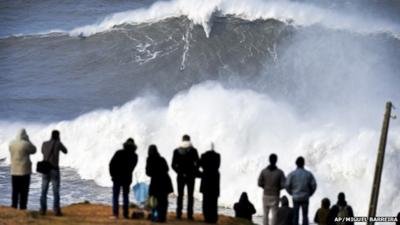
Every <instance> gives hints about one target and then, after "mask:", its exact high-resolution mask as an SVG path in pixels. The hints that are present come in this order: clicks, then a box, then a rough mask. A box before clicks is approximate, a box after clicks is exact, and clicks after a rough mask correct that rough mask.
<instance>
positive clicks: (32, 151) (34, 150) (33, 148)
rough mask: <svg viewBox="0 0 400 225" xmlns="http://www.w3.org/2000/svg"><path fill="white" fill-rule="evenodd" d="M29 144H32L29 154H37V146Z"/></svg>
mask: <svg viewBox="0 0 400 225" xmlns="http://www.w3.org/2000/svg"><path fill="white" fill-rule="evenodd" d="M29 144H30V146H29V150H28V154H35V153H36V146H35V145H33V144H32V143H30V142H29Z"/></svg>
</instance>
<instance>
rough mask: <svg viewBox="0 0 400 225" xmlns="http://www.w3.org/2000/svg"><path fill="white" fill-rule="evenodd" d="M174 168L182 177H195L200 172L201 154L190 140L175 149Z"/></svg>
mask: <svg viewBox="0 0 400 225" xmlns="http://www.w3.org/2000/svg"><path fill="white" fill-rule="evenodd" d="M172 169H173V170H174V171H175V172H176V173H177V174H178V176H182V177H191V178H195V177H196V176H198V174H199V155H198V153H197V149H195V148H194V147H193V146H192V145H191V144H190V142H183V144H182V146H181V147H179V148H177V149H175V150H174V155H173V157H172Z"/></svg>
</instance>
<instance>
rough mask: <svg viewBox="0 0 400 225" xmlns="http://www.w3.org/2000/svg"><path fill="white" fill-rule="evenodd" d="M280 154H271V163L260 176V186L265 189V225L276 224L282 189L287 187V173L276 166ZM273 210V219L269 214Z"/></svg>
mask: <svg viewBox="0 0 400 225" xmlns="http://www.w3.org/2000/svg"><path fill="white" fill-rule="evenodd" d="M277 161H278V156H277V155H275V154H271V155H270V156H269V163H270V164H269V165H268V166H267V167H266V168H265V169H263V170H262V171H261V173H260V176H259V177H258V186H259V187H261V188H262V189H263V190H264V195H263V206H264V225H268V224H271V225H276V216H277V212H278V206H279V195H280V191H281V189H283V188H284V187H285V174H284V173H283V171H282V170H280V169H279V168H278V167H277V166H276V162H277ZM270 212H271V221H269V215H270Z"/></svg>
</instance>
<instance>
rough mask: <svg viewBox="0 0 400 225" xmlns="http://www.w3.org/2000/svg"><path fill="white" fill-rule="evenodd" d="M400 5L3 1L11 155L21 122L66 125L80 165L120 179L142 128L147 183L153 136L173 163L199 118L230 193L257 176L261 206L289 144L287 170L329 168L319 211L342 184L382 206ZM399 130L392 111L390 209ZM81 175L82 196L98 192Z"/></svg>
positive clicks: (258, 0)
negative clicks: (298, 165)
mask: <svg viewBox="0 0 400 225" xmlns="http://www.w3.org/2000/svg"><path fill="white" fill-rule="evenodd" d="M399 15H400V5H399V2H398V1H389V0H387V1H376V0H370V1H361V0H359V1H340V2H331V1H314V0H303V1H268V0H248V1H240V0H217V1H216V0H203V1H195V0H171V1H145V0H142V1H141V0H136V1H123V0H121V1H112V2H110V1H102V0H89V1H84V2H80V3H75V2H71V1H65V0H57V1H40V2H37V1H20V0H16V1H9V0H5V1H1V2H0V28H1V29H0V71H1V72H0V96H1V98H0V158H1V159H3V160H4V163H5V164H6V165H7V164H9V153H8V143H9V142H10V141H11V140H12V139H13V137H14V136H15V134H16V132H17V130H18V129H20V128H22V127H24V128H26V129H27V131H28V134H29V135H30V138H31V140H32V141H33V143H34V144H35V145H36V146H37V147H40V145H41V143H42V142H43V141H45V140H47V139H48V138H49V135H50V132H51V130H52V129H58V130H60V131H61V138H62V141H63V142H64V143H65V145H66V146H67V147H68V149H69V153H68V154H67V155H63V156H61V159H60V162H61V166H62V167H64V168H68V169H66V171H67V172H66V173H65V176H66V177H68V174H70V173H69V172H68V171H70V172H71V174H74V175H73V176H72V175H71V176H70V177H73V178H71V179H70V180H71V182H72V183H73V181H74V180H76V182H77V184H76V185H77V186H79V187H80V186H82V187H83V186H85V188H89V189H96V190H98V191H102V190H104V191H105V190H107V191H108V187H109V186H110V185H111V180H110V177H109V175H108V169H107V168H108V162H109V160H110V158H111V157H112V155H113V154H114V152H115V151H116V150H117V149H119V148H121V144H122V142H123V141H125V140H126V139H127V138H128V137H133V138H134V139H135V140H136V142H137V144H138V154H139V164H138V166H137V168H136V169H135V172H134V182H141V181H145V182H147V181H148V178H147V177H146V176H145V174H144V166H145V165H144V162H145V158H146V156H147V146H148V145H150V144H153V143H154V144H157V145H158V147H159V149H160V152H161V154H162V155H163V156H165V157H166V159H167V160H168V161H169V162H170V160H171V157H172V151H173V149H174V148H175V147H176V146H178V145H179V140H180V138H181V136H182V134H184V133H188V134H190V135H191V136H192V139H193V144H194V145H195V146H196V147H197V148H198V149H199V152H200V153H202V152H204V151H206V150H207V149H208V148H209V147H210V142H214V143H215V145H216V150H217V151H219V152H220V153H221V156H222V165H221V176H222V177H221V190H222V193H221V197H220V201H219V203H220V206H221V207H231V206H232V204H233V203H234V202H235V201H237V199H238V198H239V196H240V193H241V192H242V191H247V192H248V193H249V196H250V199H251V200H252V201H253V202H254V203H255V205H256V206H257V209H258V212H259V213H261V212H262V210H261V206H262V205H261V204H262V203H261V196H262V190H261V189H260V188H258V187H257V177H258V174H259V172H260V171H261V169H263V168H264V167H265V166H267V164H268V156H269V154H271V153H277V154H278V157H279V159H278V166H279V167H280V168H282V169H283V170H284V171H285V174H288V173H289V172H290V171H292V170H293V169H295V165H294V161H295V159H296V158H297V157H298V156H299V155H303V156H304V157H305V158H306V168H307V169H309V170H311V171H312V172H313V173H314V175H315V177H316V179H317V182H318V188H317V191H316V193H315V195H314V196H313V197H312V199H311V202H310V217H311V216H312V215H313V212H315V210H316V209H317V208H318V207H319V205H320V201H321V199H322V198H323V197H329V198H330V199H331V201H332V202H335V201H336V196H337V194H338V193H339V192H341V191H343V192H345V193H346V195H347V199H348V202H349V204H351V205H352V206H353V208H354V211H355V214H356V215H359V216H363V215H366V213H367V205H368V203H369V197H370V191H371V184H372V178H373V171H374V164H375V160H376V150H377V146H378V140H379V132H380V128H381V123H382V119H383V113H384V105H385V102H386V101H388V100H391V101H393V103H394V105H395V106H398V107H400V106H399V105H400V102H399V99H400V91H399V90H400V73H399V71H400V63H399V59H400V17H399ZM396 113H397V110H394V112H393V114H396ZM397 114H398V113H397ZM399 134H400V125H399V120H392V123H391V127H390V133H389V140H388V145H387V152H386V159H385V165H384V170H383V171H384V172H383V177H382V185H381V193H380V199H379V206H378V214H379V215H395V214H397V212H398V211H400V189H399V187H400V173H398V166H397V165H398V163H399V162H400V139H399V136H400V135H399ZM40 159H41V154H39V153H38V154H35V155H33V156H32V160H33V162H34V163H33V164H36V162H37V161H38V160H40ZM2 171H3V172H2V173H5V172H4V171H5V169H4V170H2ZM171 176H173V177H174V176H175V174H174V173H173V172H171ZM65 179H67V178H65ZM68 179H69V178H68ZM0 183H1V185H2V187H7V185H8V187H7V188H8V189H7V190H9V185H10V184H9V179H7V178H6V176H5V175H4V176H3V175H2V176H1V177H0ZM72 183H71V185H72ZM72 187H73V188H72ZM32 188H33V189H34V188H38V187H37V185H36V186H34V187H32ZM103 188H105V189H103ZM2 189H3V188H2ZM80 190H87V189H81V188H75V186H71V193H66V194H70V195H71V196H72V197H71V198H70V199H71V202H74V201H75V200H76V201H80V200H81V199H83V198H85V200H89V201H97V200H98V199H97V196H99V195H96V194H93V195H86V193H85V192H86V191H81V192H80ZM197 190H198V189H197ZM68 192H70V191H68ZM104 193H105V192H104ZM283 194H285V195H287V193H286V192H285V191H283ZM7 196H8V195H7ZM196 196H197V197H198V198H199V199H200V197H201V195H200V194H199V193H198V192H196ZM5 198H8V197H5V196H3V194H2V195H1V199H2V200H1V201H2V202H1V203H2V204H3V203H4V199H5ZM108 198H109V196H107V197H106V196H105V197H104V199H108ZM7 201H8V200H7ZM4 204H6V203H4Z"/></svg>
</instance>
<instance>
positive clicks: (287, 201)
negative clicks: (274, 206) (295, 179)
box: [281, 195, 289, 206]
mask: <svg viewBox="0 0 400 225" xmlns="http://www.w3.org/2000/svg"><path fill="white" fill-rule="evenodd" d="M281 204H282V206H289V199H288V198H287V197H286V196H285V195H284V196H282V198H281Z"/></svg>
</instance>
